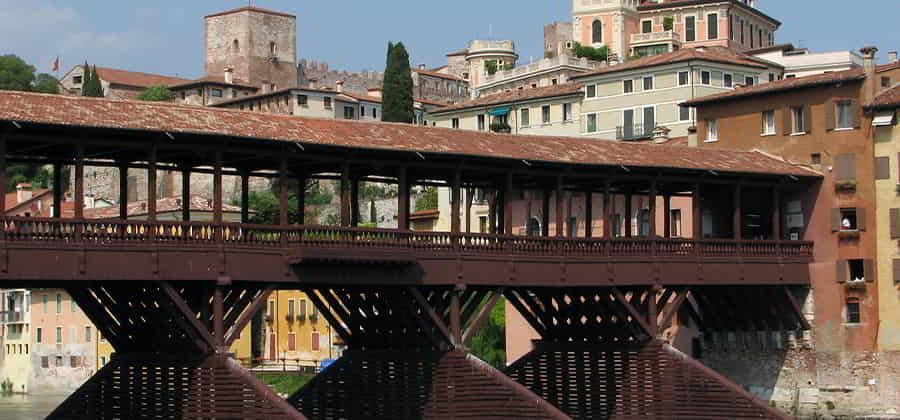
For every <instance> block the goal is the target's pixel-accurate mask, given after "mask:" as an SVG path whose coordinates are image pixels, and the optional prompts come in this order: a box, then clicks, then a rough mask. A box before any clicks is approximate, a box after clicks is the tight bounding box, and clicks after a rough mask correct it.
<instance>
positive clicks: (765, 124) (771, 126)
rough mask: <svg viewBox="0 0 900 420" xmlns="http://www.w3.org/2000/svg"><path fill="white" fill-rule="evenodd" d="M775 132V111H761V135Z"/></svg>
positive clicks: (769, 134)
mask: <svg viewBox="0 0 900 420" xmlns="http://www.w3.org/2000/svg"><path fill="white" fill-rule="evenodd" d="M774 134H775V111H774V110H768V111H763V113H762V135H764V136H771V135H774Z"/></svg>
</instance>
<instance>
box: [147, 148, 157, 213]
mask: <svg viewBox="0 0 900 420" xmlns="http://www.w3.org/2000/svg"><path fill="white" fill-rule="evenodd" d="M156 149H157V147H156V145H153V147H152V148H151V149H150V157H149V158H148V159H147V221H148V222H155V221H156V155H157V150H156Z"/></svg>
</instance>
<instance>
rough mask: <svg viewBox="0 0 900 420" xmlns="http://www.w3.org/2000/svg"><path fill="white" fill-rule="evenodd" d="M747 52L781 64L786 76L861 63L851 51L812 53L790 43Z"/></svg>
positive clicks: (839, 69) (819, 72)
mask: <svg viewBox="0 0 900 420" xmlns="http://www.w3.org/2000/svg"><path fill="white" fill-rule="evenodd" d="M747 54H749V55H752V56H754V57H756V58H760V59H763V60H766V61H771V62H773V63H777V64H779V65H781V66H782V67H784V77H786V78H791V77H803V76H811V75H814V74H822V73H829V72H835V71H843V70H850V69H854V68H861V67H862V65H863V59H862V56H860V55H859V54H857V53H855V52H853V51H830V52H822V53H814V52H811V51H809V50H807V49H806V48H795V47H794V46H793V45H791V44H783V45H775V46H772V47H768V48H759V49H755V50H752V51H747Z"/></svg>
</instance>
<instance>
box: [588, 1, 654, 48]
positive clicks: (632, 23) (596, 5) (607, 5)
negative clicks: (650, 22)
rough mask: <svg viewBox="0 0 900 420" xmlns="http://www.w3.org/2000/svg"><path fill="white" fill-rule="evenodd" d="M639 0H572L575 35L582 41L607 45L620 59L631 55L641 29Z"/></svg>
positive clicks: (595, 44)
mask: <svg viewBox="0 0 900 420" xmlns="http://www.w3.org/2000/svg"><path fill="white" fill-rule="evenodd" d="M639 4H640V0H572V38H573V39H574V40H575V41H578V42H580V43H581V45H590V46H593V47H599V46H602V45H606V47H607V48H609V52H610V53H611V54H616V55H617V56H618V57H619V59H620V60H624V59H625V58H627V57H628V53H629V44H630V42H631V35H632V34H636V33H638V29H639V25H640V17H639V16H638V10H637V7H638V5H639Z"/></svg>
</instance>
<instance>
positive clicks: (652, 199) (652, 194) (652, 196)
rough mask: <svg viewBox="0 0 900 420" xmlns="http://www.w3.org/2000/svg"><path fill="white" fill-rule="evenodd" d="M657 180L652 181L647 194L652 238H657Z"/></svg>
mask: <svg viewBox="0 0 900 420" xmlns="http://www.w3.org/2000/svg"><path fill="white" fill-rule="evenodd" d="M656 188H657V185H656V180H655V179H654V180H651V181H650V191H649V192H648V193H647V201H648V203H647V209H648V210H649V213H650V232H649V234H650V235H649V236H650V237H651V238H653V237H656V235H657V231H656Z"/></svg>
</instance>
